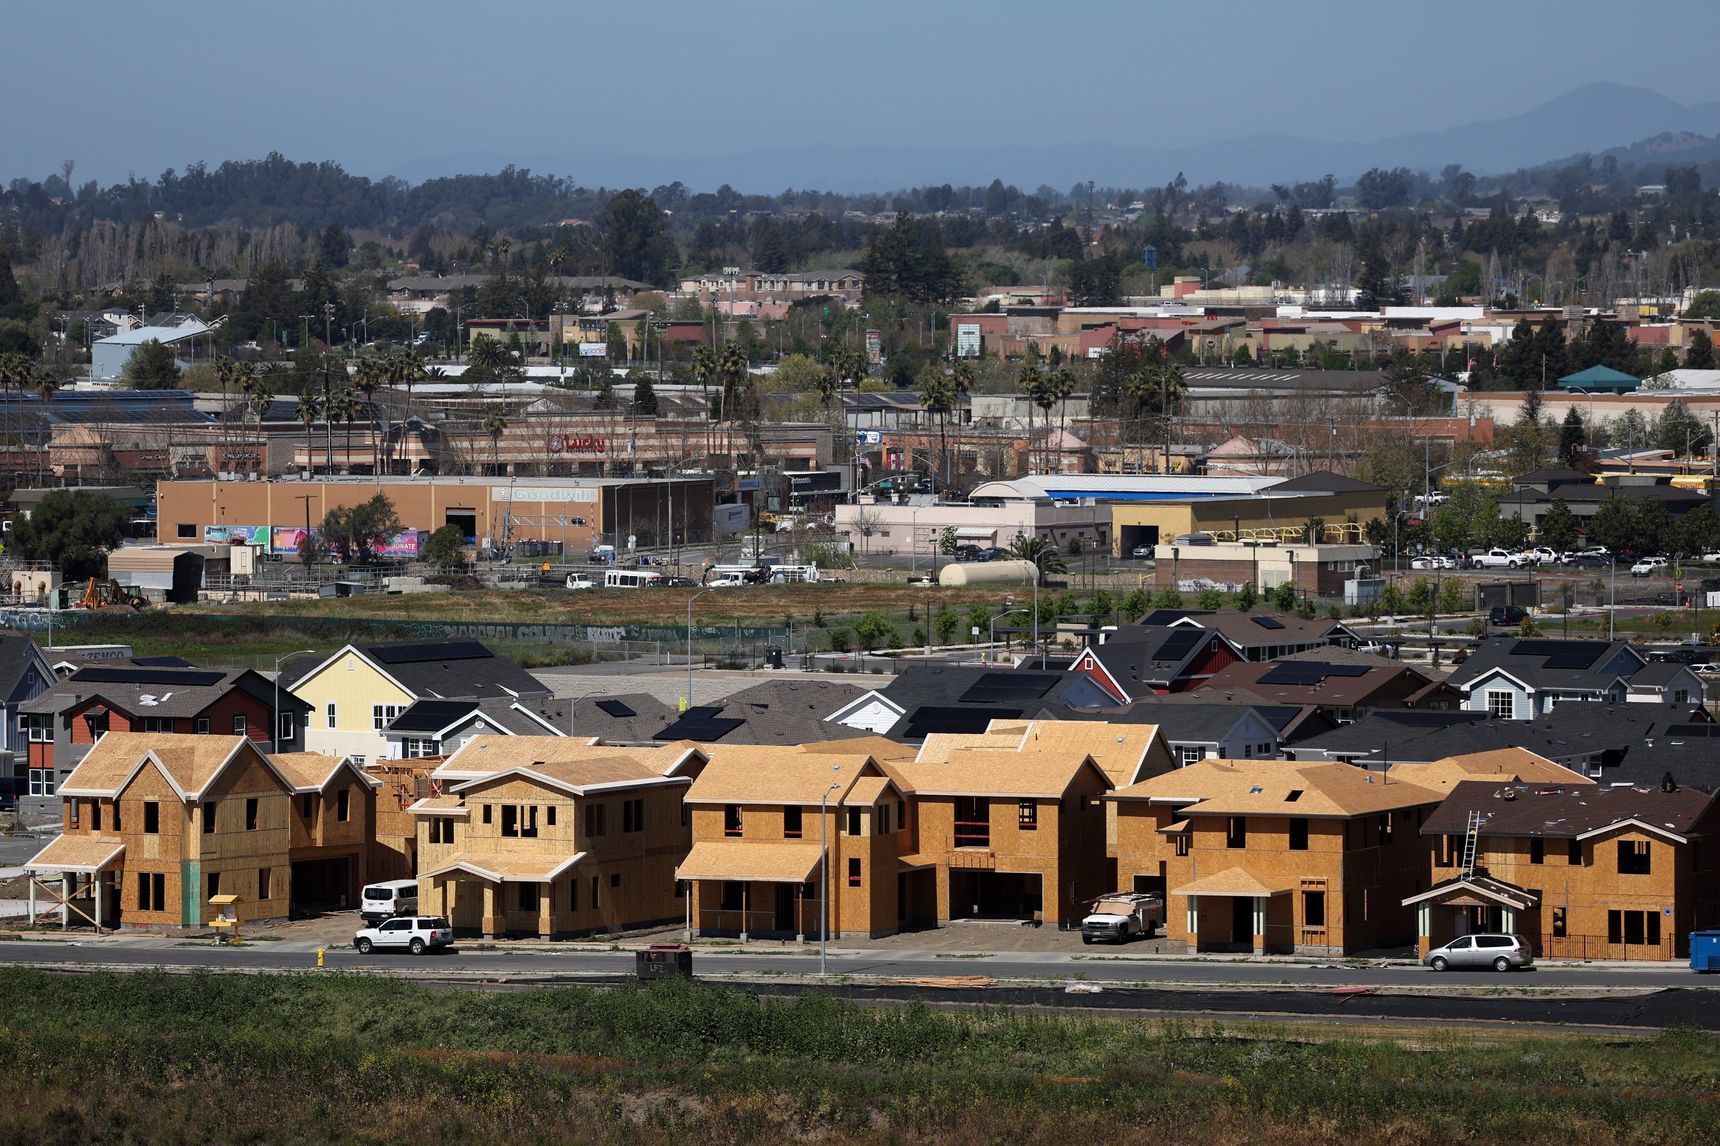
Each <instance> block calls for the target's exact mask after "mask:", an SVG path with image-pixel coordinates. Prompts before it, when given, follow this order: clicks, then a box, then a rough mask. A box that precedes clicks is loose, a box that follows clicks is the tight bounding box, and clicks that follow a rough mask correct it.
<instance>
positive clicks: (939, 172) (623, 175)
mask: <svg viewBox="0 0 1720 1146" xmlns="http://www.w3.org/2000/svg"><path fill="white" fill-rule="evenodd" d="M1662 133H1673V134H1675V135H1676V134H1678V133H1690V134H1695V135H1702V136H1712V135H1720V101H1717V102H1711V103H1702V104H1694V105H1687V104H1681V103H1679V102H1677V101H1676V100H1672V99H1668V98H1667V97H1666V96H1663V95H1661V94H1660V93H1659V92H1656V91H1651V90H1650V89H1648V88H1640V87H1628V86H1625V85H1622V84H1613V83H1596V84H1589V85H1586V86H1584V87H1580V88H1577V89H1576V90H1574V91H1570V92H1567V93H1565V94H1564V95H1561V96H1558V97H1557V98H1555V99H1551V100H1548V101H1547V102H1546V103H1543V104H1540V105H1539V106H1537V107H1533V108H1530V109H1529V110H1528V111H1525V112H1521V113H1518V114H1516V115H1509V116H1505V117H1503V118H1500V119H1488V120H1478V121H1475V122H1472V123H1464V124H1459V125H1457V126H1455V127H1449V128H1446V129H1444V130H1441V131H1420V132H1413V133H1411V134H1408V135H1397V136H1391V137H1389V138H1386V139H1379V140H1374V141H1372V142H1352V143H1330V142H1321V141H1318V140H1310V139H1303V138H1298V137H1296V136H1293V135H1288V134H1275V133H1271V134H1255V135H1247V136H1242V137H1239V138H1231V139H1223V140H1214V141H1211V142H1205V143H1195V144H1189V145H1186V146H1181V147H1170V148H1150V147H1139V146H1132V145H1129V144H1124V143H1067V144H1045V145H1040V146H1033V145H1004V146H995V147H939V148H934V147H894V146H890V147H884V146H879V147H861V146H852V147H851V146H832V145H829V144H819V145H816V146H811V147H801V148H774V149H769V150H760V151H749V152H740V153H735V154H730V155H711V156H695V157H687V158H670V157H667V156H654V155H623V154H616V153H592V154H585V155H581V154H569V153H546V154H541V155H502V154H499V153H495V152H470V153H466V154H460V155H447V156H441V157H438V158H427V159H423V160H419V161H416V162H413V163H409V164H405V165H403V166H401V167H399V168H397V169H396V170H395V171H393V172H391V174H394V175H397V176H399V177H400V178H402V179H406V180H409V181H411V182H414V183H416V182H421V181H423V180H425V179H430V178H436V177H439V176H445V175H457V174H472V173H480V172H491V171H499V170H501V169H502V168H503V167H504V166H506V165H507V164H509V163H512V164H514V165H515V166H517V167H526V168H530V169H531V170H532V171H534V172H538V173H540V174H556V175H566V176H570V177H572V178H573V179H575V180H577V181H578V182H580V183H581V184H584V185H585V186H588V187H598V186H608V187H622V186H627V187H654V186H657V185H659V184H665V183H672V182H674V181H676V180H680V181H681V182H682V183H684V184H686V185H687V186H688V187H692V188H694V189H696V190H714V189H715V188H717V187H719V186H721V185H722V184H724V183H727V184H730V185H731V186H733V187H734V188H736V189H737V190H740V191H744V192H752V193H775V192H778V191H781V190H782V189H783V188H785V187H809V188H815V189H818V190H829V191H839V192H846V193H859V192H866V191H890V190H894V189H897V188H902V187H911V186H919V185H924V184H936V183H952V184H956V185H957V186H960V185H962V184H970V185H971V184H985V183H990V182H991V181H992V180H993V179H994V178H1001V179H1003V180H1004V181H1005V182H1006V183H1014V184H1015V185H1017V186H1019V187H1022V188H1026V189H1031V188H1034V187H1037V186H1039V185H1041V184H1048V185H1050V186H1052V187H1056V188H1059V189H1067V188H1069V187H1070V186H1073V185H1074V184H1075V183H1077V182H1085V181H1087V180H1089V179H1091V180H1093V181H1095V182H1096V183H1098V184H1100V185H1101V186H1114V187H1149V186H1160V185H1163V184H1165V183H1167V182H1169V181H1170V180H1171V179H1174V178H1175V177H1176V174H1177V172H1179V171H1180V172H1183V173H1184V174H1186V175H1187V177H1188V180H1189V182H1190V183H1211V182H1213V181H1215V180H1222V181H1223V182H1226V183H1239V184H1243V185H1247V186H1256V187H1264V186H1265V185H1267V184H1268V183H1282V182H1295V181H1300V180H1307V179H1318V178H1320V177H1321V176H1323V175H1326V174H1328V173H1330V174H1333V175H1336V176H1337V177H1338V178H1339V180H1340V181H1344V182H1347V181H1349V180H1351V179H1353V178H1355V176H1357V175H1359V174H1361V173H1362V172H1363V171H1366V170H1367V169H1368V168H1370V167H1400V166H1401V167H1410V168H1414V169H1418V170H1424V171H1429V172H1438V170H1439V169H1440V168H1441V167H1443V166H1445V165H1446V164H1448V163H1461V164H1463V165H1464V167H1466V168H1468V169H1469V170H1470V171H1473V172H1475V173H1477V174H1480V175H1489V174H1498V173H1503V172H1509V171H1515V170H1519V169H1522V168H1528V167H1535V166H1538V165H1540V164H1543V163H1547V162H1550V161H1553V160H1556V159H1560V158H1562V157H1566V156H1570V155H1575V154H1580V153H1583V152H1592V153H1595V154H1597V155H1598V154H1599V153H1601V152H1603V151H1606V150H1608V149H1613V148H1628V147H1630V146H1631V145H1633V144H1638V143H1639V141H1643V140H1646V139H1648V138H1649V137H1651V136H1656V135H1660V134H1662Z"/></svg>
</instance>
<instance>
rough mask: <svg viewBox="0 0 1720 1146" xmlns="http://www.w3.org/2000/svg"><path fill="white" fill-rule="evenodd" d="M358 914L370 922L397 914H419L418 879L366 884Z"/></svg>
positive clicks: (360, 898) (360, 899)
mask: <svg viewBox="0 0 1720 1146" xmlns="http://www.w3.org/2000/svg"><path fill="white" fill-rule="evenodd" d="M358 914H359V915H360V916H361V917H363V918H364V920H365V921H366V922H368V923H374V922H376V921H377V920H379V919H390V918H393V917H394V916H396V915H417V914H418V881H417V880H415V879H390V880H384V881H383V882H382V883H367V884H365V885H364V892H363V894H362V895H360V897H359V904H358Z"/></svg>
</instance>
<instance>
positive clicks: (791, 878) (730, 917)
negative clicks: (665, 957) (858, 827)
mask: <svg viewBox="0 0 1720 1146" xmlns="http://www.w3.org/2000/svg"><path fill="white" fill-rule="evenodd" d="M822 868H823V851H822V849H821V848H820V846H819V845H818V844H814V843H795V842H792V841H784V842H782V843H775V842H770V841H760V840H705V841H701V842H699V843H696V844H694V845H693V848H692V850H691V851H690V852H688V853H687V858H686V859H685V860H683V861H682V862H681V866H680V867H679V868H677V869H676V870H675V878H676V879H679V880H684V881H686V883H687V884H688V887H689V889H690V890H691V892H692V894H691V895H690V896H688V908H687V910H688V912H689V918H688V921H687V925H688V928H689V930H692V931H694V932H695V933H697V934H699V935H709V936H729V937H734V938H738V939H741V940H743V941H745V940H747V939H754V938H764V939H797V940H798V939H805V938H807V937H808V936H811V937H813V938H816V937H817V936H818V935H819V932H820V930H821V925H822V919H823V918H824V917H825V916H824V912H826V911H828V913H829V916H828V917H829V920H830V931H831V934H833V935H836V934H840V933H841V930H842V924H841V919H840V914H839V909H838V905H837V904H835V903H830V904H821V903H820V900H819V878H818V876H819V872H820V871H821V870H822Z"/></svg>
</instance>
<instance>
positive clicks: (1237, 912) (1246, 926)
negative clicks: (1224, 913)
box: [1230, 895, 1254, 947]
mask: <svg viewBox="0 0 1720 1146" xmlns="http://www.w3.org/2000/svg"><path fill="white" fill-rule="evenodd" d="M1230 941H1231V942H1232V943H1236V944H1239V945H1240V946H1243V947H1253V946H1254V901H1253V900H1252V899H1249V898H1248V897H1247V896H1242V895H1237V896H1232V897H1231V900H1230Z"/></svg>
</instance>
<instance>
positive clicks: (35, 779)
mask: <svg viewBox="0 0 1720 1146" xmlns="http://www.w3.org/2000/svg"><path fill="white" fill-rule="evenodd" d="M57 679H58V677H57V676H56V675H55V673H54V666H53V665H52V664H50V663H49V662H48V658H47V657H45V656H43V655H42V650H41V649H40V648H38V647H37V645H36V642H35V641H33V640H31V639H30V638H29V637H26V636H24V635H23V634H21V633H5V634H0V753H7V754H9V756H7V755H0V760H8V759H9V760H10V767H8V768H7V769H6V771H5V773H4V774H3V775H0V808H12V807H16V808H19V809H20V810H21V811H25V812H36V813H40V812H44V811H49V810H51V809H52V808H53V806H54V804H55V803H56V802H57V801H55V800H54V798H53V793H52V792H51V791H50V792H43V791H42V790H41V789H42V788H43V786H44V783H45V782H52V780H53V779H55V777H51V776H50V777H44V775H43V773H41V772H40V771H38V772H36V773H35V774H33V775H32V774H31V772H30V765H29V752H28V747H29V742H30V731H29V726H28V724H27V723H26V722H25V720H24V717H23V712H22V708H21V706H22V705H23V704H24V702H25V701H28V700H34V699H35V698H36V697H37V696H39V695H40V694H41V693H42V692H43V691H44V690H46V689H47V688H48V687H49V686H51V685H52V684H53V683H54V681H55V680H57Z"/></svg>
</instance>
